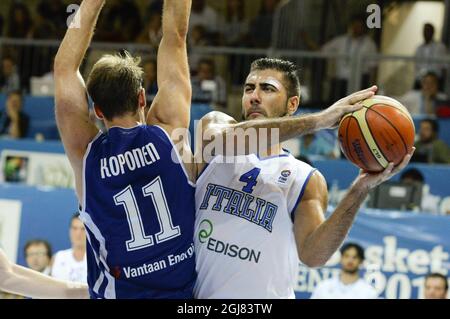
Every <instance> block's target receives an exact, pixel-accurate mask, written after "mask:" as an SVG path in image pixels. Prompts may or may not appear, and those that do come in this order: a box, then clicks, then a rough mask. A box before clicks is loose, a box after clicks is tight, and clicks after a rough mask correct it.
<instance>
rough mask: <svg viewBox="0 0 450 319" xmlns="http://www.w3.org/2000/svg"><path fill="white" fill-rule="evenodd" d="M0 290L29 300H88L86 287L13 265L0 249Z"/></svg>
mask: <svg viewBox="0 0 450 319" xmlns="http://www.w3.org/2000/svg"><path fill="white" fill-rule="evenodd" d="M0 290H3V291H6V292H8V293H11V294H15V295H21V296H25V297H31V298H44V299H68V298H70V299H87V298H89V293H88V288H87V285H85V284H79V283H73V282H68V281H63V280H58V279H54V278H51V277H49V276H47V275H44V274H41V273H40V272H37V271H34V270H31V269H28V268H25V267H22V266H19V265H17V264H13V263H11V261H10V260H9V259H8V257H7V256H6V254H5V252H4V251H3V250H2V249H0Z"/></svg>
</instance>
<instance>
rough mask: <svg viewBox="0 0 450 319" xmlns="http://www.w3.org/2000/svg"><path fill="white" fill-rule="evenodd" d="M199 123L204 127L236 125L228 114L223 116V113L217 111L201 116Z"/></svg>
mask: <svg viewBox="0 0 450 319" xmlns="http://www.w3.org/2000/svg"><path fill="white" fill-rule="evenodd" d="M200 121H201V122H202V123H203V124H204V125H205V124H206V125H207V124H232V123H237V122H236V120H235V119H234V118H233V117H231V116H229V115H228V114H225V113H223V112H219V111H212V112H209V113H208V114H206V115H205V116H203V117H202V118H201V119H200Z"/></svg>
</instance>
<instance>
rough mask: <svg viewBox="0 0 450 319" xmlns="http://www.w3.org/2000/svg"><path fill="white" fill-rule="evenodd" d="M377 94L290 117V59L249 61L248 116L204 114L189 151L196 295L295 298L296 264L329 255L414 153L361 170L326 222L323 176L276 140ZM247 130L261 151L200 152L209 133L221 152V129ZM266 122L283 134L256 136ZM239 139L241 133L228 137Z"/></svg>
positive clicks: (335, 119)
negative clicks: (193, 166)
mask: <svg viewBox="0 0 450 319" xmlns="http://www.w3.org/2000/svg"><path fill="white" fill-rule="evenodd" d="M375 91H376V87H373V88H370V89H367V90H364V91H360V92H357V93H355V94H352V95H350V96H349V97H346V98H344V99H342V100H340V101H338V102H337V103H336V104H335V105H333V106H331V107H330V108H328V109H327V110H325V111H323V112H320V113H317V114H312V115H306V116H301V117H292V115H293V114H294V113H295V112H296V111H297V108H298V106H299V102H300V82H299V78H298V75H297V70H296V67H295V65H293V64H292V63H290V62H288V61H283V60H278V59H260V60H257V61H255V62H254V63H253V64H252V67H251V71H250V74H249V75H248V77H247V79H246V82H245V87H244V92H243V97H242V111H243V115H244V118H245V119H246V120H247V121H245V122H242V123H237V122H236V121H235V120H234V119H233V118H231V117H229V116H227V115H225V114H223V113H219V112H214V113H211V114H208V115H206V116H205V117H204V118H203V120H202V126H200V127H201V129H199V131H200V132H199V134H198V135H197V146H198V147H199V148H198V151H197V152H196V159H197V162H198V163H200V164H199V165H198V172H201V174H200V176H199V177H198V179H197V188H196V195H195V196H196V224H195V247H196V259H197V272H198V279H197V283H196V286H195V296H196V297H197V298H271V299H273V298H295V294H294V287H295V284H296V280H297V275H298V262H299V260H300V261H302V262H303V263H304V264H306V265H307V266H310V267H318V266H322V265H324V264H325V263H326V261H327V260H328V259H329V258H330V257H331V256H332V255H333V253H334V252H335V251H336V250H337V249H338V248H339V246H340V245H341V243H342V242H343V240H344V238H345V237H346V235H347V233H348V231H349V229H350V227H351V225H352V223H353V221H354V219H355V216H356V214H357V212H358V209H359V207H360V205H361V203H362V202H363V201H364V199H365V198H366V196H367V194H368V193H369V191H370V189H372V188H374V187H375V186H377V185H379V184H380V183H382V182H383V181H386V180H387V179H389V178H390V177H392V176H393V175H394V174H396V173H398V172H399V171H400V170H401V169H403V168H404V167H405V166H406V165H407V164H408V162H409V160H410V158H411V155H412V154H408V155H407V156H405V158H404V160H403V162H402V163H401V164H400V165H399V166H398V167H395V168H394V165H393V164H392V163H391V164H389V166H388V167H387V168H386V169H385V171H383V172H381V173H379V174H369V173H367V172H364V171H361V173H360V174H359V175H358V176H357V177H356V179H355V181H354V182H353V184H352V185H351V187H350V188H349V190H348V192H347V194H346V195H345V196H344V198H343V199H342V201H341V202H340V203H339V204H338V205H337V207H336V209H335V210H334V212H333V214H332V215H331V216H330V217H329V218H328V219H327V220H325V217H324V214H325V212H326V210H327V200H328V195H327V194H328V192H327V185H326V181H325V179H324V177H323V176H322V175H321V174H320V173H319V171H317V170H315V169H313V168H312V167H311V166H309V165H307V164H306V163H303V162H301V161H298V160H296V159H295V158H294V157H293V156H292V155H290V154H289V153H288V152H286V151H285V150H283V149H282V147H281V146H280V144H279V142H280V141H284V140H287V139H289V138H292V137H294V136H297V135H298V134H302V133H308V132H314V131H316V130H319V129H324V128H329V127H333V126H335V125H336V124H337V123H339V120H340V119H341V117H342V116H343V115H344V114H345V113H348V112H352V111H356V110H358V109H359V108H361V105H360V102H361V101H363V100H365V99H368V98H370V97H372V96H373V95H374V93H375ZM250 128H254V129H256V132H257V133H258V134H256V136H259V141H258V142H259V143H261V142H262V143H263V144H264V143H266V144H267V145H268V148H266V149H265V150H263V151H262V152H260V153H254V154H251V153H250V154H248V150H249V149H250V145H244V147H242V148H241V149H236V148H235V147H232V148H230V147H229V148H228V150H231V151H232V153H231V156H230V155H229V153H227V154H223V153H219V152H218V149H220V147H219V148H215V149H214V151H215V153H213V154H205V153H206V152H204V150H205V149H206V148H207V147H208V143H210V140H209V139H208V137H209V136H214V137H215V141H216V140H217V137H220V136H222V137H223V138H222V139H221V140H222V141H224V142H223V144H224V145H223V148H222V149H227V145H226V142H227V141H232V140H233V139H230V140H227V138H225V135H226V134H232V133H233V132H237V131H238V129H243V130H244V132H245V130H247V129H250ZM267 128H268V129H271V128H277V129H279V137H280V140H279V141H275V142H274V143H271V138H270V137H268V138H266V139H265V140H264V139H263V140H264V141H262V138H261V135H259V132H260V129H267ZM241 132H242V131H241ZM261 132H262V133H263V134H264V132H263V131H261ZM266 135H267V134H266ZM245 139H246V137H245V135H242V136H240V137H237V138H236V139H235V140H241V141H245ZM247 143H250V142H247ZM215 144H216V143H215ZM241 145H242V144H241ZM210 149H213V148H210ZM207 156H210V158H208V157H207Z"/></svg>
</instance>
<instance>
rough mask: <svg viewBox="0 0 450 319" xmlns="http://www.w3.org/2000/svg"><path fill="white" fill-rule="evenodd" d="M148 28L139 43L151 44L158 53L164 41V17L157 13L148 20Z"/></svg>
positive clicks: (138, 39)
mask: <svg viewBox="0 0 450 319" xmlns="http://www.w3.org/2000/svg"><path fill="white" fill-rule="evenodd" d="M147 21H148V23H147V26H146V28H145V29H144V30H143V31H142V33H141V34H140V35H139V37H138V38H137V42H139V43H149V41H150V46H151V48H152V49H153V50H154V51H155V52H156V51H157V50H158V47H159V43H160V42H161V39H162V17H161V13H159V12H155V13H153V14H151V15H150V17H149V19H148V20H147Z"/></svg>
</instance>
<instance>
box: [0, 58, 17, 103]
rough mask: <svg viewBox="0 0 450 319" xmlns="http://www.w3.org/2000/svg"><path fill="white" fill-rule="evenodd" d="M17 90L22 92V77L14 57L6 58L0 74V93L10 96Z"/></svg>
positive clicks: (3, 59)
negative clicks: (9, 94) (10, 93)
mask: <svg viewBox="0 0 450 319" xmlns="http://www.w3.org/2000/svg"><path fill="white" fill-rule="evenodd" d="M17 90H20V77H19V73H18V72H17V67H16V64H15V63H14V60H13V58H12V57H10V56H4V57H3V58H2V70H1V74H0V93H3V94H8V93H9V92H12V91H17Z"/></svg>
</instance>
